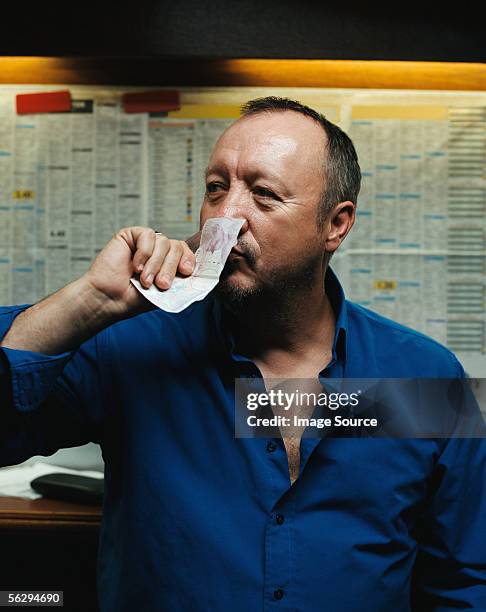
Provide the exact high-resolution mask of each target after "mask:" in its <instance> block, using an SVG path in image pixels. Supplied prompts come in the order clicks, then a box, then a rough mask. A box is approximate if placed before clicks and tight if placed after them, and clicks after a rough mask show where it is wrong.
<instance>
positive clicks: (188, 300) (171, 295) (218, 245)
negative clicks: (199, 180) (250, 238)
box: [131, 217, 245, 312]
mask: <svg viewBox="0 0 486 612" xmlns="http://www.w3.org/2000/svg"><path fill="white" fill-rule="evenodd" d="M244 222H245V220H244V219H230V218H228V217H217V218H214V219H208V220H207V221H206V223H205V224H204V227H203V229H202V232H201V242H200V245H199V248H198V250H197V251H196V266H195V268H194V272H193V273H192V274H191V276H187V277H185V278H180V277H176V278H174V281H173V282H172V285H171V286H170V288H169V289H167V290H165V291H161V290H160V289H158V288H157V287H156V286H155V285H152V286H151V287H150V289H144V287H142V285H141V284H140V282H139V281H138V280H137V279H135V278H132V279H131V281H132V283H133V284H134V285H135V287H136V288H137V289H138V290H139V291H140V293H141V294H142V295H143V296H144V297H146V298H147V300H149V301H150V302H152V304H155V305H156V306H158V307H159V308H161V309H162V310H166V311H167V312H181V311H182V310H184V309H185V308H187V307H188V306H190V305H191V304H192V303H193V302H196V301H198V300H202V299H204V298H205V297H206V296H207V294H208V293H209V292H210V291H211V290H212V289H214V287H216V285H217V284H218V282H219V277H220V276H221V272H222V271H223V268H224V264H225V263H226V260H227V259H228V255H229V254H230V251H231V249H232V248H233V247H234V245H235V244H236V242H237V240H238V234H239V232H240V229H241V226H242V225H243V223H244Z"/></svg>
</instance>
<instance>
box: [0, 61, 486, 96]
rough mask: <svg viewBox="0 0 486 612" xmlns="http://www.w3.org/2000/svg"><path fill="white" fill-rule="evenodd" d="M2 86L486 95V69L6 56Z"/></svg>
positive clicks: (462, 65) (1, 65)
mask: <svg viewBox="0 0 486 612" xmlns="http://www.w3.org/2000/svg"><path fill="white" fill-rule="evenodd" d="M0 83H5V84H6V83H11V84H22V83H23V84H41V83H43V84H68V85H69V84H70V85H82V84H84V85H146V86H181V87H182V86H192V87H194V86H240V87H241V86H255V87H325V88H357V89H360V88H365V89H370V88H371V89H418V90H420V89H422V90H423V89H434V90H464V91H471V90H474V91H486V64H479V63H478V64H473V63H458V62H397V61H389V62H385V61H362V60H359V61H351V60H304V59H302V60H301V59H296V60H284V59H194V60H189V59H157V58H106V57H99V58H95V57H82V58H80V57H77V58H76V57H64V58H61V57H1V58H0Z"/></svg>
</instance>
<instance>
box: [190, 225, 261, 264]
mask: <svg viewBox="0 0 486 612" xmlns="http://www.w3.org/2000/svg"><path fill="white" fill-rule="evenodd" d="M201 233H202V231H201V230H199V231H198V232H196V233H195V234H193V235H192V236H189V238H186V240H185V242H186V244H187V245H188V246H189V248H190V249H191V251H192V252H193V253H195V252H196V251H197V249H198V248H199V244H200V242H201ZM234 248H235V249H236V250H237V251H238V254H239V255H241V256H242V257H244V258H245V259H246V260H247V261H248V262H249V263H254V262H255V261H256V252H255V249H254V247H252V246H251V245H249V244H246V243H245V242H244V241H243V240H240V241H238V242H237V243H236V244H235V246H234Z"/></svg>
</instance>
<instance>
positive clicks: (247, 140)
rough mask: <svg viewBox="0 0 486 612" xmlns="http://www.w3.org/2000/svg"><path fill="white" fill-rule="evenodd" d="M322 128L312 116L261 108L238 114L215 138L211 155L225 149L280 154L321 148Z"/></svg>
mask: <svg viewBox="0 0 486 612" xmlns="http://www.w3.org/2000/svg"><path fill="white" fill-rule="evenodd" d="M325 138H326V136H325V132H324V130H323V129H322V127H321V126H320V125H319V124H317V123H316V122H315V121H314V120H312V119H310V118H309V117H305V116H304V115H300V114H299V113H295V112H289V111H285V112H272V113H269V112H265V113H257V114H255V115H250V116H247V117H246V116H244V117H240V118H239V119H238V120H237V121H235V122H234V123H233V124H231V125H230V126H229V127H228V128H226V130H225V131H224V132H223V134H222V135H221V136H220V138H219V139H218V141H217V142H216V144H215V146H214V148H213V151H212V155H211V158H212V159H214V158H215V157H219V154H222V155H224V154H225V153H229V152H234V153H243V152H244V153H249V154H251V155H252V156H253V155H256V156H258V155H259V154H261V155H264V154H273V153H276V154H278V155H279V156H282V157H287V156H289V157H291V156H296V155H299V156H300V155H301V154H302V153H303V151H307V150H308V151H309V152H310V151H312V154H313V155H314V154H315V153H316V151H322V148H323V146H324V143H325Z"/></svg>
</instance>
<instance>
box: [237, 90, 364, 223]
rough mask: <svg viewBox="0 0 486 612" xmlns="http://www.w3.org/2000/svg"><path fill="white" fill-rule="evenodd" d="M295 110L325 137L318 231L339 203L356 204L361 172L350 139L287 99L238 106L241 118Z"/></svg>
mask: <svg viewBox="0 0 486 612" xmlns="http://www.w3.org/2000/svg"><path fill="white" fill-rule="evenodd" d="M289 110H290V111H295V112H296V113H300V114H301V115H305V116H306V117H310V118H311V119H313V120H314V121H316V122H317V123H319V125H321V127H322V128H323V130H324V132H325V134H326V136H327V143H326V151H327V156H326V159H325V161H324V164H325V166H324V177H325V180H326V187H325V189H324V191H323V193H322V196H321V200H320V202H319V205H318V207H317V226H318V227H319V228H322V227H323V225H324V221H325V219H326V218H327V216H328V214H329V213H330V212H331V210H332V209H333V208H334V206H336V204H338V203H339V202H347V201H350V202H353V204H357V203H358V194H359V190H360V187H361V169H360V167H359V163H358V155H357V153H356V149H355V148H354V145H353V142H352V140H351V138H350V137H349V136H348V135H347V134H346V133H345V132H343V130H342V129H341V128H339V127H338V126H337V125H335V124H334V123H331V121H329V120H328V119H326V118H325V117H324V115H321V113H318V112H317V111H315V110H314V109H312V108H310V107H309V106H305V105H304V104H301V103H300V102H297V101H295V100H290V99H289V98H279V97H276V96H267V97H265V98H256V99H254V100H249V101H248V102H246V103H245V104H243V106H242V107H241V115H242V117H247V116H249V115H256V114H257V113H264V112H279V111H289Z"/></svg>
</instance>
